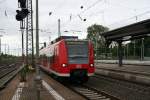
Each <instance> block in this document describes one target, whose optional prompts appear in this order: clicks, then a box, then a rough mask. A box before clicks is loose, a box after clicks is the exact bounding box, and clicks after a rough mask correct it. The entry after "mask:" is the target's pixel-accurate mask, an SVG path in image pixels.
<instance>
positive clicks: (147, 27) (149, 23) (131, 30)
mask: <svg viewBox="0 0 150 100" xmlns="http://www.w3.org/2000/svg"><path fill="white" fill-rule="evenodd" d="M148 34H150V19H147V20H144V21H141V22H137V23H134V24H131V25H128V26H124V27H121V28H118V29H115V30H112V31H108V32H104V33H103V34H102V35H103V36H104V37H105V39H106V41H119V40H121V41H127V40H133V39H138V38H143V37H147V36H149V35H148Z"/></svg>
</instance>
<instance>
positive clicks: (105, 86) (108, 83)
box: [86, 75, 150, 100]
mask: <svg viewBox="0 0 150 100" xmlns="http://www.w3.org/2000/svg"><path fill="white" fill-rule="evenodd" d="M93 81H94V82H93ZM86 85H87V86H90V87H92V88H94V89H96V90H99V91H104V92H105V93H106V94H110V95H113V96H115V97H117V98H119V99H120V100H150V87H149V86H145V85H140V84H135V83H132V82H128V81H122V80H117V79H112V78H110V77H105V76H100V75H95V76H94V77H92V78H91V80H89V82H88V83H87V84H86Z"/></svg>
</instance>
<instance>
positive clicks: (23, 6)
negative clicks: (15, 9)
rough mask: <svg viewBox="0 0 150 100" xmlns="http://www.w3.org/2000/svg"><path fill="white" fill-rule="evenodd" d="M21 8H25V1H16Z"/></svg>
mask: <svg viewBox="0 0 150 100" xmlns="http://www.w3.org/2000/svg"><path fill="white" fill-rule="evenodd" d="M18 3H19V4H20V7H21V8H26V0H18Z"/></svg>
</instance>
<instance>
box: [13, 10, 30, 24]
mask: <svg viewBox="0 0 150 100" xmlns="http://www.w3.org/2000/svg"><path fill="white" fill-rule="evenodd" d="M16 12H17V15H16V20H17V21H22V20H23V19H24V18H26V17H27V15H28V14H29V10H28V9H22V10H21V11H20V10H16Z"/></svg>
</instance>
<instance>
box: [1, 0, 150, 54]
mask: <svg viewBox="0 0 150 100" xmlns="http://www.w3.org/2000/svg"><path fill="white" fill-rule="evenodd" d="M35 1H36V0H33V7H34V9H33V10H34V11H33V13H34V14H35ZM149 4H150V0H39V24H40V25H39V26H40V27H39V28H40V30H43V32H41V31H40V42H44V41H46V42H48V41H49V39H51V40H53V39H54V38H56V37H57V33H58V31H57V26H58V25H57V20H58V19H59V18H60V20H61V33H62V35H77V36H79V38H85V37H86V35H87V33H86V29H87V27H88V26H90V25H92V24H95V23H96V24H101V25H104V26H107V27H109V28H110V29H114V28H118V27H122V26H125V25H128V24H131V23H135V22H136V21H141V20H144V19H148V18H150V5H149ZM81 6H83V9H81ZM17 9H18V0H0V34H2V35H3V37H2V49H3V51H4V47H5V46H4V44H9V46H10V50H11V52H14V49H16V48H20V47H21V33H20V31H19V22H17V21H16V20H15V15H16V10H17ZM49 12H52V14H51V15H50V16H49ZM135 16H137V18H136V17H135ZM34 18H35V16H34ZM81 19H86V21H83V20H81ZM34 25H35V23H34ZM66 30H67V31H69V32H68V33H65V32H64V31H66ZM72 30H75V31H81V32H73V31H72ZM3 31H4V32H5V33H4V32H3ZM49 37H51V38H49ZM14 44H15V45H14ZM19 51H20V50H19ZM20 53H21V51H20Z"/></svg>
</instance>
